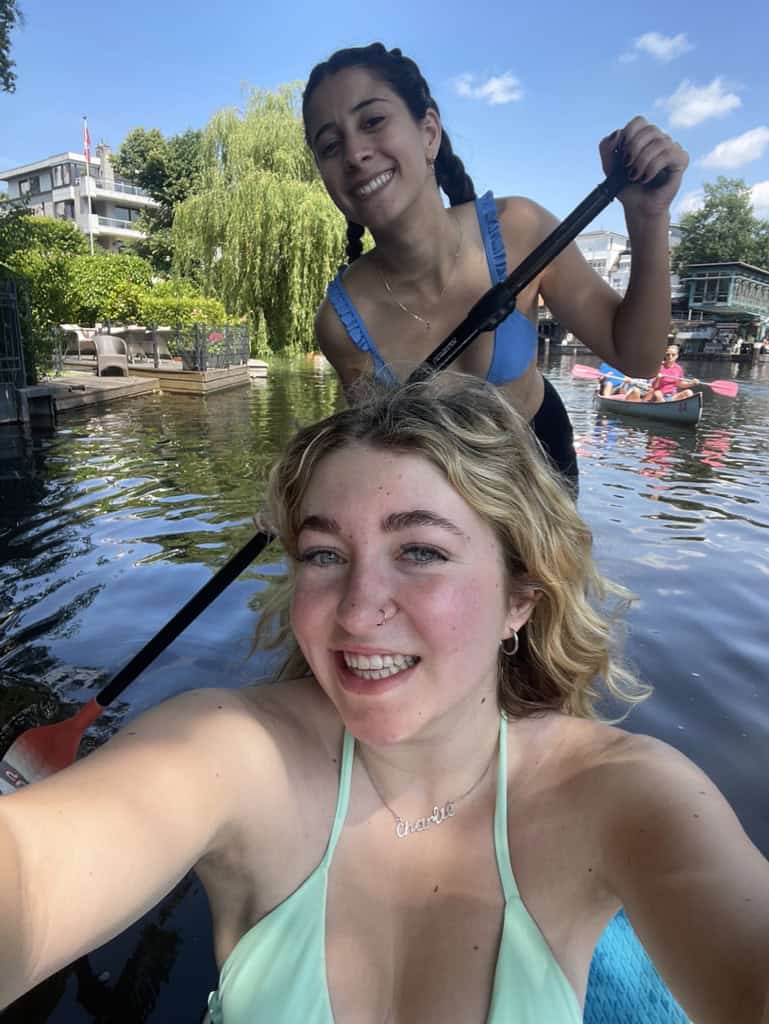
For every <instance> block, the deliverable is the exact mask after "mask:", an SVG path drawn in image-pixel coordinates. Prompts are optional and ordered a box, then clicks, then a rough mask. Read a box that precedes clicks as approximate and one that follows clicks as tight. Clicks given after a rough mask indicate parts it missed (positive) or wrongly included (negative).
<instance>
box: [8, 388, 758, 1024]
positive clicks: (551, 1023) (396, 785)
mask: <svg viewBox="0 0 769 1024" xmlns="http://www.w3.org/2000/svg"><path fill="white" fill-rule="evenodd" d="M267 519H268V520H269V521H270V522H271V523H272V524H273V525H274V527H275V529H276V530H277V532H278V535H279V537H280V540H281V542H282V544H283V547H284V549H285V551H286V554H287V556H288V569H287V576H286V578H285V580H284V581H283V582H280V583H278V585H277V586H276V587H275V589H274V590H273V592H272V595H271V597H269V599H268V601H267V603H266V605H265V606H264V613H263V619H262V622H263V624H264V626H263V628H264V632H265V635H266V636H268V637H272V638H273V639H274V640H275V641H276V642H278V643H281V644H285V645H287V648H288V651H287V653H288V665H287V674H288V678H285V679H284V680H283V681H281V682H278V683H276V684H275V685H272V686H259V687H254V688H249V689H246V690H238V691H229V690H226V689H211V690H204V691H192V692H189V693H186V694H183V695H180V696H177V697H174V698H172V699H171V700H169V701H166V702H165V703H163V704H161V705H160V706H159V707H157V708H155V709H154V710H151V711H148V712H146V713H145V714H143V715H141V716H139V717H138V718H137V719H135V720H134V721H132V722H131V724H130V725H129V726H128V727H127V728H125V729H123V730H122V731H121V732H120V733H119V734H118V735H117V736H116V737H115V738H113V739H111V740H110V741H109V742H108V743H106V744H105V745H104V746H103V747H102V748H101V749H99V750H98V751H96V752H95V753H93V754H91V755H89V756H88V757H86V758H85V759H83V760H81V761H79V762H77V763H76V764H75V765H73V766H71V767H69V768H66V769H64V770H63V771H61V772H59V773H58V774H56V775H53V776H51V777H50V778H47V779H45V780H43V781H41V782H38V783H35V784H33V785H30V786H27V787H25V788H23V789H20V790H18V791H17V792H14V793H12V794H11V795H10V796H6V797H3V798H2V799H0V878H1V879H2V886H0V948H2V951H3V955H2V957H0V1006H3V1005H7V1004H8V1003H9V1002H10V1001H11V1000H12V999H14V998H15V997H16V996H17V995H19V994H20V993H21V992H23V991H24V990H25V989H27V988H29V987H31V986H32V985H34V984H35V983H36V982H38V981H40V980H41V979H42V978H44V977H45V976H46V975H48V974H50V973H51V972H52V971H55V970H56V969H57V968H59V967H61V966H62V965H64V964H66V963H68V962H69V961H71V960H73V959H74V958H76V957H78V956H80V955H82V954H83V953H84V952H86V951H87V950H90V949H93V948H94V947H96V946H98V945H101V944H102V943H103V942H105V941H107V940H108V939H109V938H111V937H112V936H114V935H116V934H118V933H119V932H120V931H121V930H122V929H124V928H125V927H126V926H127V925H128V924H129V923H130V922H132V921H135V920H136V919H137V918H138V917H139V916H140V915H141V914H143V913H144V912H145V911H146V910H147V909H148V908H150V907H152V906H153V905H154V904H155V903H157V901H158V900H160V899H161V898H162V897H163V896H164V894H166V893H167V892H169V891H170V889H171V888H172V887H173V886H174V885H175V884H176V883H177V882H178V881H179V879H180V878H182V877H183V875H184V874H185V873H186V872H187V871H188V870H189V869H190V868H192V867H195V868H196V870H197V873H198V875H199V876H200V878H201V879H202V881H203V884H204V885H205V888H206V891H207V893H208V897H209V901H210V904H211V912H212V923H213V938H214V950H215V955H216V960H217V964H218V967H219V971H220V973H219V983H218V986H217V989H216V991H215V992H214V993H212V995H211V997H210V1000H209V1008H210V1014H211V1018H212V1021H213V1024H252V1022H254V1021H269V1022H270V1024H297V1022H300V1021H301V1022H303V1024H332V1021H333V1022H336V1024H381V1022H383V1021H390V1022H392V1024H399V1022H400V1024H412V1022H415V1021H440V1022H441V1024H482V1022H489V1024H511V1022H513V1021H524V1020H525V1021H537V1022H540V1021H542V1022H547V1024H578V1022H579V1021H581V1019H582V1003H583V999H584V997H585V989H586V985H587V978H588V969H589V966H590V962H591V956H592V952H593V947H594V946H595V943H596V941H597V940H598V937H599V936H600V935H601V933H602V931H603V929H604V927H605V926H606V924H607V922H608V921H609V920H610V919H611V918H612V917H613V916H614V914H615V913H616V911H617V910H618V909H619V907H621V906H624V907H625V908H626V911H627V914H628V916H629V918H630V920H631V922H632V924H633V926H634V928H635V929H636V931H637V932H638V935H639V936H640V938H641V939H642V941H643V942H644V944H645V945H646V946H647V948H648V949H649V951H650V953H651V955H652V957H653V958H654V961H655V963H656V964H657V965H658V967H659V969H660V971H661V972H662V974H663V975H664V977H665V978H666V979H667V981H668V984H669V985H670V987H671V988H672V990H673V993H674V994H675V995H676V997H677V998H678V999H679V1001H680V1002H681V1003H682V1004H683V1006H684V1008H685V1010H686V1011H687V1012H688V1014H689V1015H690V1016H691V1017H692V1018H693V1019H694V1020H696V1021H697V1022H698V1024H732V1022H736V1021H739V1022H740V1024H769V1003H768V1002H767V1001H768V1000H769V958H768V957H767V953H766V951H767V949H769V864H768V863H767V862H766V861H765V860H764V858H763V857H762V856H761V855H760V854H759V852H758V851H757V850H756V849H755V847H754V846H753V845H752V844H751V843H750V842H749V840H748V839H747V837H746V836H745V834H744V832H743V830H742V828H741V827H740V824H739V822H738V820H737V818H736V816H735V814H734V813H733V811H732V810H731V808H730V807H729V806H728V804H727V803H726V801H725V800H724V798H723V796H721V794H720V793H719V792H718V791H717V789H716V787H715V786H714V785H713V784H712V783H711V782H710V781H709V780H708V779H707V778H706V777H705V776H704V775H703V773H702V772H701V771H700V770H699V769H698V768H697V767H696V766H695V765H693V764H692V763H691V762H690V761H689V760H688V759H687V758H685V757H684V756H683V755H681V754H679V753H678V752H677V751H675V750H673V749H672V748H671V747H669V746H667V745H666V744H664V743H661V742H658V741H656V740H653V739H650V738H647V737H643V736H638V735H632V734H630V733H627V732H623V731H622V730H620V729H618V728H616V727H614V726H611V725H608V724H604V723H603V722H601V721H600V720H599V719H598V717H597V714H596V704H597V702H598V700H599V699H600V698H601V697H602V696H606V695H611V696H612V697H613V698H614V700H615V703H614V707H615V709H616V702H617V701H619V702H627V701H630V702H637V701H638V700H639V699H641V698H642V697H643V696H644V692H645V691H644V690H643V689H641V687H640V684H638V683H637V682H636V681H635V679H634V678H633V677H632V676H631V675H630V674H629V673H628V672H627V671H626V670H624V669H623V668H622V667H621V665H620V664H619V663H618V662H617V659H616V656H615V654H614V653H613V644H612V639H611V630H610V621H611V620H612V618H613V616H610V612H611V609H610V608H609V607H607V606H606V603H605V600H604V598H606V597H607V593H608V592H610V590H611V588H610V587H609V584H608V583H607V582H606V581H605V580H603V579H602V577H601V576H600V575H599V573H598V570H597V568H596V565H595V563H594V561H593V556H592V537H591V534H590V530H589V529H588V527H587V526H586V524H585V523H584V521H583V520H582V519H581V518H580V516H579V515H578V513H577V510H576V507H575V504H574V502H573V501H572V499H571V496H570V495H569V493H568V491H567V490H566V488H564V487H563V486H562V483H561V482H560V480H559V479H558V478H557V476H556V474H555V472H553V471H552V470H550V469H549V468H548V466H547V465H546V463H545V461H544V460H543V459H542V458H541V455H540V450H539V446H538V444H537V443H536V441H535V438H534V435H533V434H532V432H531V431H530V430H529V429H528V428H527V426H526V424H525V421H524V420H523V419H522V417H520V416H519V415H518V414H517V413H516V412H515V411H514V409H513V408H512V406H511V405H510V404H509V402H508V401H507V400H506V398H505V397H504V396H503V395H502V394H501V393H500V392H499V391H498V390H497V389H496V388H494V387H492V386H491V385H489V384H487V383H485V382H482V381H478V380H477V379H468V378H466V377H462V378H459V379H458V378H456V377H454V376H453V375H451V374H443V375H439V376H438V378H437V379H433V380H430V381H426V382H421V383H419V384H414V385H410V386H408V387H405V388H402V389H398V390H396V391H394V392H390V393H388V394H386V395H385V396H384V397H383V398H379V399H375V398H372V399H371V400H370V401H368V402H367V403H366V404H365V405H362V406H360V407H355V408H351V409H346V410H344V411H342V412H338V413H336V414H335V415H333V416H331V417H329V418H328V419H326V420H323V421H321V422H320V423H317V424H314V425H312V426H309V427H305V428H304V429H303V430H301V431H300V432H299V433H298V434H297V436H296V437H295V438H294V439H293V440H292V441H291V442H290V443H289V445H288V447H287V450H286V452H285V454H284V455H283V456H282V458H281V459H280V460H279V462H278V463H277V465H276V466H275V468H274V469H273V471H272V474H271V477H270V483H269V488H268V510H267ZM622 596H623V595H622V594H621V593H619V592H616V590H615V593H614V594H613V597H612V601H614V599H615V598H622ZM602 609H603V610H602ZM276 624H277V626H278V627H279V628H278V629H277V630H276ZM599 679H600V680H602V683H600V684H599V681H598V680H599ZM212 682H214V680H212ZM625 980H626V979H624V976H623V983H624V981H625Z"/></svg>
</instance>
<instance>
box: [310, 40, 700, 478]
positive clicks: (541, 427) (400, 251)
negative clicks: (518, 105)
mask: <svg viewBox="0 0 769 1024" xmlns="http://www.w3.org/2000/svg"><path fill="white" fill-rule="evenodd" d="M303 116H304V125H305V136H306V139H307V143H308V145H309V146H310V148H311V149H312V152H313V154H314V156H315V159H316V161H317V165H318V169H319V171H320V174H321V177H322V179H323V182H324V184H325V186H326V189H327V191H328V194H329V195H330V197H331V198H332V200H333V201H334V203H335V204H336V205H337V207H338V208H339V209H340V211H341V212H342V214H343V215H344V217H345V218H346V219H347V225H348V226H347V237H348V246H347V258H348V266H347V267H346V268H343V269H342V270H341V271H340V273H339V274H338V275H337V277H336V278H335V279H334V281H332V282H331V284H330V286H329V288H328V292H327V296H326V299H325V301H324V302H323V303H322V305H321V307H320V309H319V311H318V314H317V319H316V335H317V339H316V340H317V344H318V347H319V348H320V349H321V350H322V351H323V353H324V354H325V355H326V356H327V358H328V359H329V361H330V362H331V364H332V366H333V367H334V368H335V369H336V371H337V373H338V375H339V377H340V380H341V382H342V384H343V385H344V387H345V390H346V392H347V393H348V397H349V395H350V389H351V387H352V385H353V384H354V383H355V381H356V380H357V379H358V378H359V377H360V376H361V375H366V374H371V373H375V374H377V375H379V376H380V377H382V378H384V379H389V380H391V381H393V380H395V379H396V378H400V379H403V378H404V377H406V376H407V375H408V373H409V371H410V370H412V369H413V368H414V367H415V366H416V365H417V364H418V363H420V362H421V361H422V360H423V359H424V358H425V357H426V356H427V355H429V353H430V352H431V351H432V350H433V349H434V348H435V347H436V346H437V345H438V344H439V343H440V341H441V340H442V339H443V338H444V337H446V336H447V335H449V334H450V332H451V331H452V330H453V329H454V327H456V325H457V324H458V323H460V322H461V321H462V320H463V319H464V317H465V316H466V315H467V313H468V312H469V310H470V308H471V307H472V306H473V305H474V303H475V302H476V301H477V300H478V299H479V298H480V297H481V295H483V294H484V292H486V291H487V290H488V289H489V288H490V287H491V285H492V284H494V283H496V282H497V281H500V280H502V279H503V278H504V277H505V276H506V275H507V274H508V273H509V272H510V271H511V270H512V269H513V268H514V267H515V266H517V264H518V263H519V262H520V261H521V260H522V259H523V258H524V257H525V256H527V255H528V254H529V253H530V252H531V250H532V249H534V248H535V246H536V245H537V244H538V243H539V242H541V241H542V239H543V238H545V237H546V236H547V235H548V234H549V233H550V232H551V231H552V230H553V228H554V227H555V226H556V224H557V220H556V218H555V217H553V216H552V214H550V213H548V212H547V210H544V209H543V208H542V207H541V206H539V205H538V204H537V203H535V202H532V201H531V200H530V199H525V198H522V197H520V196H508V197H502V198H495V197H494V196H493V195H492V193H491V192H487V193H485V194H484V195H482V196H480V197H477V196H476V193H475V186H474V185H473V181H472V179H471V178H470V176H469V175H468V174H467V172H466V171H465V168H464V165H463V164H462V161H461V160H460V159H459V157H458V156H457V155H456V154H455V153H454V151H453V149H452V146H451V142H450V140H449V136H448V134H447V133H446V131H445V130H444V128H443V125H442V123H441V118H440V113H439V110H438V104H437V103H436V101H435V99H434V98H433V96H432V94H431V91H430V87H429V86H428V84H427V82H426V81H425V79H424V77H423V76H422V74H421V72H420V70H419V68H418V67H417V65H416V64H415V63H414V61H413V60H411V59H409V58H408V57H406V56H404V55H403V54H402V53H401V51H400V50H398V49H393V50H387V49H385V47H384V46H383V45H382V44H381V43H373V44H371V45H370V46H364V47H356V48H353V49H346V50H339V51H338V52H336V53H335V54H333V56H331V57H330V58H329V59H328V60H327V61H324V62H323V63H320V64H318V65H317V66H316V67H315V68H313V70H312V72H311V74H310V76H309V79H308V81H307V86H306V88H305V91H304V98H303ZM599 152H600V157H601V163H602V166H603V169H604V172H606V173H608V172H609V171H610V170H612V169H613V167H614V164H615V160H617V159H623V160H624V161H625V163H626V165H627V167H628V172H629V176H630V178H631V179H632V184H630V185H628V186H627V187H626V188H625V189H623V191H622V192H621V193H620V196H619V199H620V202H621V203H622V204H623V205H624V208H625V219H626V223H627V230H628V234H629V236H630V240H631V244H632V248H633V266H632V271H631V284H630V287H629V288H628V290H627V292H626V294H625V296H624V298H622V297H620V296H619V295H618V294H617V293H616V292H615V291H614V290H613V289H612V288H611V287H610V286H609V285H608V284H607V283H606V282H605V281H604V280H603V279H602V278H601V277H599V275H598V274H596V273H595V272H594V271H593V270H592V269H591V268H590V266H589V265H588V263H587V261H586V260H585V259H584V258H583V256H582V254H581V253H580V251H579V249H578V248H577V246H576V245H574V244H572V245H570V246H569V247H568V248H567V249H566V250H565V251H564V252H563V253H562V254H561V255H560V256H559V257H558V258H557V259H556V260H554V261H553V263H552V264H551V265H550V266H548V267H547V268H546V269H545V270H544V271H543V272H542V273H541V274H540V275H539V276H538V277H537V278H536V279H535V280H534V281H532V282H531V284H530V285H529V286H528V287H527V288H526V289H525V290H524V291H523V292H522V293H521V294H520V295H519V297H518V308H517V310H516V311H514V312H513V313H512V314H511V315H510V316H509V317H508V318H507V320H506V321H504V323H502V324H500V326H499V327H498V328H497V330H496V332H494V333H486V334H484V335H482V336H481V337H480V338H478V339H477V340H476V341H475V342H474V343H473V344H472V345H471V346H470V347H469V348H468V349H467V350H466V351H465V352H464V353H462V355H461V356H460V357H459V358H458V359H457V360H456V363H455V364H454V368H455V369H457V370H463V371H466V372H469V373H473V374H475V375H477V376H479V377H482V378H484V379H486V380H489V381H490V382H492V383H494V384H497V385H499V386H501V387H503V388H504V390H505V392H506V393H507V394H508V396H509V397H510V399H511V401H513V403H514V404H515V405H516V407H517V408H518V409H519V410H520V412H521V413H522V415H523V416H524V417H525V418H526V419H527V420H528V421H530V422H531V424H532V427H533V429H534V431H535V433H536V434H537V437H538V438H539V440H540V442H541V443H542V445H543V447H544V449H545V451H546V452H547V453H548V454H549V456H550V457H551V458H552V460H553V461H554V463H555V464H556V466H557V467H558V468H559V470H560V471H561V473H562V474H564V475H565V476H566V478H567V479H569V480H570V481H571V483H572V485H573V487H574V488H575V489H576V487H577V480H578V468H577V459H576V455H575V452H574V444H573V435H572V428H571V423H570V421H569V417H568V414H567V412H566V409H565V407H564V405H563V403H562V401H561V399H560V397H559V395H558V393H557V392H556V390H555V388H554V387H553V386H552V385H551V384H550V383H549V381H548V380H547V379H546V378H544V377H543V376H542V374H541V373H540V372H539V370H538V369H537V365H536V357H537V298H538V296H539V295H541V296H542V298H543V300H544V302H545V303H546V304H547V306H548V308H549V309H550V310H552V312H553V315H554V316H555V317H556V318H557V319H558V320H559V321H561V322H562V323H563V324H564V325H566V326H567V327H568V328H569V329H570V330H572V331H573V332H574V333H575V334H576V335H577V336H578V337H579V338H580V339H581V340H583V341H584V342H585V344H587V345H588V346H589V347H590V348H591V349H592V350H593V351H594V352H596V353H597V354H598V355H599V356H600V357H601V358H602V359H605V360H607V362H609V363H610V364H612V365H613V366H617V367H619V368H620V369H621V370H622V371H623V372H625V373H627V374H629V375H631V376H634V377H649V376H651V375H652V374H653V373H654V372H655V370H656V368H657V366H658V365H659V361H660V359H661V357H662V352H663V350H664V346H665V339H666V337H667V333H668V330H669V326H670V275H669V269H668V248H669V246H668V227H669V222H670V215H669V209H670V204H671V202H672V200H673V197H674V196H675V195H676V193H677V191H678V189H679V186H680V184H681V177H682V174H683V172H684V169H685V168H686V166H687V164H688V156H687V154H686V153H685V152H684V150H683V149H682V148H681V147H680V146H679V145H678V144H677V143H675V142H674V141H673V140H672V139H671V138H670V137H669V136H668V135H666V134H664V133H663V132H662V131H660V129H659V128H657V127H655V126H654V125H652V124H649V123H647V121H646V120H645V119H644V118H643V117H634V118H633V119H632V120H631V121H629V122H628V123H627V124H626V125H625V126H624V127H623V128H621V129H617V130H615V131H612V132H611V133H610V134H609V135H607V136H606V137H605V138H604V139H603V140H602V141H601V143H600V145H599ZM441 190H442V191H443V193H445V195H446V196H447V197H448V200H449V202H450V204H451V206H450V208H448V209H447V208H445V207H444V204H443V199H442V196H441ZM366 229H368V230H369V232H370V233H371V235H372V236H373V239H374V242H375V247H374V248H373V249H372V250H370V251H369V252H367V253H365V254H363V253H362V242H361V239H362V236H363V234H364V231H365V230H366Z"/></svg>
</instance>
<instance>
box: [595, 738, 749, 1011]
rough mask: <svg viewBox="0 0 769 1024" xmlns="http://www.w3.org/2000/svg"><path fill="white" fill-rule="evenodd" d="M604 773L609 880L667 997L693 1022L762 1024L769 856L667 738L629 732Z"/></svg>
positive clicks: (708, 783)
mask: <svg viewBox="0 0 769 1024" xmlns="http://www.w3.org/2000/svg"><path fill="white" fill-rule="evenodd" d="M608 772H609V774H610V775H611V776H612V777H611V778H609V777H608V775H607V792H606V798H607V803H606V806H607V808H610V812H609V814H608V815H607V816H606V818H605V835H604V842H603V847H604V850H605V851H607V859H606V862H605V864H604V869H605V871H606V877H607V881H608V884H609V885H610V888H611V889H612V890H613V891H614V892H615V894H616V895H617V897H618V898H619V899H620V901H621V902H622V903H623V905H624V907H625V909H626V911H627V914H628V917H629V918H630V921H631V922H632V924H633V927H634V928H635V930H636V931H637V932H638V935H639V938H640V939H641V941H642V943H643V944H644V946H645V947H646V949H647V951H648V953H649V955H650V956H651V958H652V960H653V961H654V963H655V964H656V966H657V968H658V969H659V971H660V973H661V974H662V975H663V977H664V978H665V980H666V981H667V982H668V984H669V985H670V988H671V990H672V991H673V994H674V995H675V996H676V998H677V999H678V1000H679V1001H680V1002H681V1004H682V1006H683V1007H684V1009H685V1010H686V1011H687V1012H688V1014H689V1015H690V1016H691V1017H692V1019H693V1020H696V1021H697V1024H727V1022H728V1024H731V1022H732V1021H740V1024H765V1021H766V1010H767V1000H769V863H767V861H766V860H765V859H764V858H763V857H762V856H761V854H760V853H759V851H758V850H757V849H756V848H755V847H754V846H753V844H752V843H751V842H750V840H749V839H748V838H747V836H746V835H745V833H744V832H743V830H742V827H741V826H740V823H739V821H738V820H737V818H736V816H735V814H734V812H733V811H732V809H731V808H730V807H729V805H728V804H727V803H726V801H725V799H724V798H723V796H722V795H721V794H720V793H719V792H718V790H717V789H716V787H715V786H714V785H713V783H712V782H711V781H710V780H709V779H708V778H707V777H706V776H705V775H704V774H703V773H702V772H701V771H700V770H699V769H698V768H696V767H695V766H694V765H693V764H692V763H691V762H690V761H688V760H687V759H686V758H685V757H683V755H681V754H679V753H678V752H677V751H675V750H673V749H672V748H670V747H668V746H666V745H665V744H662V743H658V742H657V741H655V740H650V739H647V738H645V737H632V738H629V739H628V742H627V746H626V756H625V757H624V759H623V760H622V761H621V763H618V764H616V765H614V766H612V768H610V769H608ZM609 787H610V790H611V792H610V790H609Z"/></svg>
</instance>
